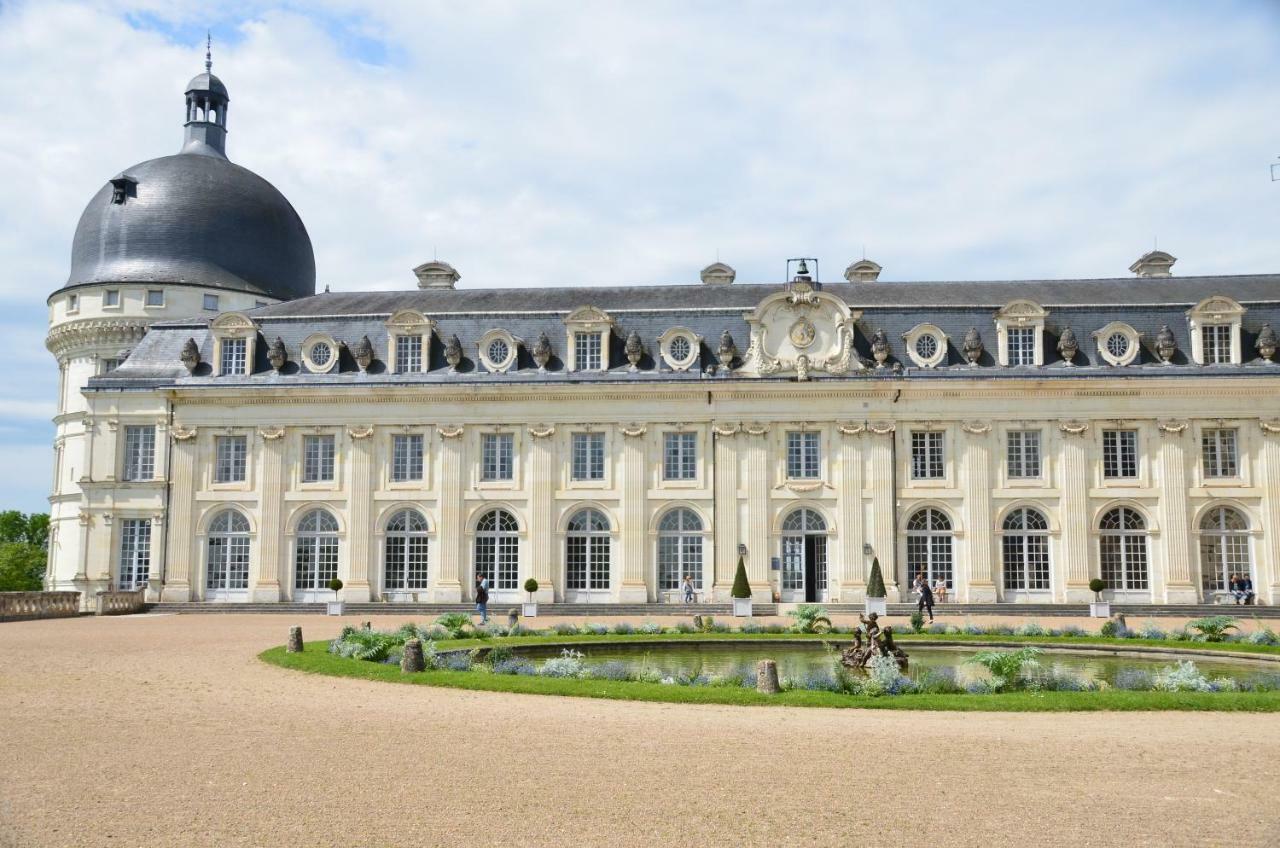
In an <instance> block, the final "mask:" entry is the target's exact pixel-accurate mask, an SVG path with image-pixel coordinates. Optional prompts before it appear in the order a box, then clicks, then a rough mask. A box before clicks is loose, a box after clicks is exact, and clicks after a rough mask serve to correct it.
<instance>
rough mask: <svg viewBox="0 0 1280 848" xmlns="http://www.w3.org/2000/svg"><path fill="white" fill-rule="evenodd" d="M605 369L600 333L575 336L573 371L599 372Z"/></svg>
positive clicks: (577, 334) (575, 334)
mask: <svg viewBox="0 0 1280 848" xmlns="http://www.w3.org/2000/svg"><path fill="white" fill-rule="evenodd" d="M602 367H603V359H602V357H601V350H600V334H599V333H574V334H573V369H574V370H575V371H599V370H600V369H601V368H602Z"/></svg>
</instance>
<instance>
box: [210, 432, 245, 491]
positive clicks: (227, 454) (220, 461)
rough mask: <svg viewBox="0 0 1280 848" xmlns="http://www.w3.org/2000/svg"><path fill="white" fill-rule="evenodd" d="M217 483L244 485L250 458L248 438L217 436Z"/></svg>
mask: <svg viewBox="0 0 1280 848" xmlns="http://www.w3.org/2000/svg"><path fill="white" fill-rule="evenodd" d="M213 441H214V472H213V481H214V482H215V483H243V482H244V478H245V467H246V464H247V459H248V456H249V439H248V438H247V437H246V436H217V437H216V438H215V439H214V440H213Z"/></svg>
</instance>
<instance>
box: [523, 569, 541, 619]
mask: <svg viewBox="0 0 1280 848" xmlns="http://www.w3.org/2000/svg"><path fill="white" fill-rule="evenodd" d="M524 590H525V591H526V592H528V593H529V600H527V601H525V602H524V603H523V604H521V605H520V614H521V615H523V616H524V617H525V618H537V617H538V602H537V601H535V600H534V599H533V593H534V592H536V591H538V581H537V580H534V579H533V578H532V577H530V578H529V579H528V580H526V581H524Z"/></svg>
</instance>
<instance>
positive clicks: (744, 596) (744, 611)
mask: <svg viewBox="0 0 1280 848" xmlns="http://www.w3.org/2000/svg"><path fill="white" fill-rule="evenodd" d="M729 597H731V598H733V614H734V615H735V616H737V617H738V618H751V584H750V583H748V582H747V564H746V563H745V562H744V561H743V559H742V557H738V570H737V571H735V572H734V573H733V588H732V589H730V590H729Z"/></svg>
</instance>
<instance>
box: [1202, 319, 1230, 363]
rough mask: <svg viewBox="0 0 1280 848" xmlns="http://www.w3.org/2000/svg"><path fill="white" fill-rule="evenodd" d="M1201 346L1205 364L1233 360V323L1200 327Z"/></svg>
mask: <svg viewBox="0 0 1280 848" xmlns="http://www.w3.org/2000/svg"><path fill="white" fill-rule="evenodd" d="M1200 346H1201V351H1202V353H1203V359H1204V364H1205V365H1220V364H1222V363H1225V362H1230V361H1231V325H1230V324H1210V325H1209V326H1207V327H1201V328H1200Z"/></svg>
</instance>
